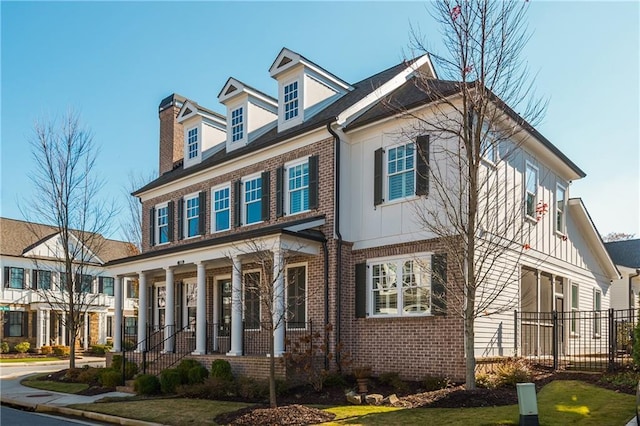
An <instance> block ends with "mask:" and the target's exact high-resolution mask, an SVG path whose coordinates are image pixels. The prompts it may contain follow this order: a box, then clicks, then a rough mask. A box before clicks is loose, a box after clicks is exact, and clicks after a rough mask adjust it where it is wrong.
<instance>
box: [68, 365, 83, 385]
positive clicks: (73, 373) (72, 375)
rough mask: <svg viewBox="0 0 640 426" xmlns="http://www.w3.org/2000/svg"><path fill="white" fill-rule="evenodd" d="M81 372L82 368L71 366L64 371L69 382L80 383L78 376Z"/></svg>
mask: <svg viewBox="0 0 640 426" xmlns="http://www.w3.org/2000/svg"><path fill="white" fill-rule="evenodd" d="M80 373H82V369H80V368H69V369H68V370H67V371H66V372H65V373H64V380H65V381H67V382H72V383H78V382H79V380H78V377H80Z"/></svg>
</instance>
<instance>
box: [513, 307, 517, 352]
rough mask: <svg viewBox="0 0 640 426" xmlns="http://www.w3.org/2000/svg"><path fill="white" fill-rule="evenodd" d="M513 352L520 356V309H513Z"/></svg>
mask: <svg viewBox="0 0 640 426" xmlns="http://www.w3.org/2000/svg"><path fill="white" fill-rule="evenodd" d="M513 354H514V356H518V311H517V310H514V311H513Z"/></svg>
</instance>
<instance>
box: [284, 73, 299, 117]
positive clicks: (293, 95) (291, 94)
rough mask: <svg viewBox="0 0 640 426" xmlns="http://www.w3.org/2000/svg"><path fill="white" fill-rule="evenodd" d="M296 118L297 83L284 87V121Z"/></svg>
mask: <svg viewBox="0 0 640 426" xmlns="http://www.w3.org/2000/svg"><path fill="white" fill-rule="evenodd" d="M297 116H298V82H297V81H294V82H293V83H291V84H287V85H286V86H284V119H285V120H289V119H291V118H293V117H297Z"/></svg>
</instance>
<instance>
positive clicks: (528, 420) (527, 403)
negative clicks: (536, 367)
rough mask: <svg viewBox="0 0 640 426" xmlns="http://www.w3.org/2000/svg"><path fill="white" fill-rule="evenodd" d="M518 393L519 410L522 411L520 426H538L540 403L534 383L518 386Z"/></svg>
mask: <svg viewBox="0 0 640 426" xmlns="http://www.w3.org/2000/svg"><path fill="white" fill-rule="evenodd" d="M516 390H517V392H518V408H519V409H520V426H538V425H539V424H540V423H539V422H538V401H537V399H536V387H535V385H534V384H533V383H518V384H516Z"/></svg>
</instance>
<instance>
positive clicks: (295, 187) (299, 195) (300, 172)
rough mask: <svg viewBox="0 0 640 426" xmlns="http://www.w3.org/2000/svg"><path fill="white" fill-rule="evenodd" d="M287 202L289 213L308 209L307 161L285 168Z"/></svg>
mask: <svg viewBox="0 0 640 426" xmlns="http://www.w3.org/2000/svg"><path fill="white" fill-rule="evenodd" d="M287 192H288V196H287V203H288V209H287V210H288V212H289V214H295V213H301V212H304V211H307V210H309V161H308V160H305V161H304V163H298V164H293V165H290V166H289V167H288V168H287Z"/></svg>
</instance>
